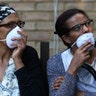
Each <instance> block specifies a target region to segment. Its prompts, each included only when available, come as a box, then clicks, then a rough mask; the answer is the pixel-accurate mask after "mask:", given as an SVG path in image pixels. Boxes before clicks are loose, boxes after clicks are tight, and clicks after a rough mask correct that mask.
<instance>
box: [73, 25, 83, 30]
mask: <svg viewBox="0 0 96 96" xmlns="http://www.w3.org/2000/svg"><path fill="white" fill-rule="evenodd" d="M81 27H82V26H81V25H77V26H75V27H74V28H73V30H75V31H80V29H81Z"/></svg>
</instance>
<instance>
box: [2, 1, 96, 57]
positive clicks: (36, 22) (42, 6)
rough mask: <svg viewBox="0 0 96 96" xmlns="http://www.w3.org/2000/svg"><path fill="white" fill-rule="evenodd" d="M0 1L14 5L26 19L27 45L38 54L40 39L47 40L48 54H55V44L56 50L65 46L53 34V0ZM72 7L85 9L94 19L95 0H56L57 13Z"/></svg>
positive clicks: (60, 49) (95, 18) (95, 15)
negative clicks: (48, 45)
mask: <svg viewBox="0 0 96 96" xmlns="http://www.w3.org/2000/svg"><path fill="white" fill-rule="evenodd" d="M2 1H3V2H7V3H9V5H11V6H12V7H14V8H15V9H16V10H17V11H18V13H19V14H20V16H21V18H22V19H23V20H24V21H26V24H25V30H26V33H27V34H28V45H31V46H33V47H34V48H35V49H36V50H37V52H38V54H40V41H48V42H49V44H50V56H51V55H53V54H55V51H54V46H55V45H58V47H57V49H58V50H57V49H56V50H57V52H60V51H62V50H64V49H65V48H66V47H65V46H64V45H63V43H62V42H61V40H60V38H58V37H57V36H54V34H53V32H54V0H0V2H2ZM74 7H76V8H80V9H83V10H85V11H86V12H87V13H88V14H89V16H90V17H91V18H92V19H94V20H96V0H58V11H57V14H58V15H59V14H60V13H61V12H63V11H64V10H66V9H69V8H74ZM95 26H96V24H95ZM94 29H96V28H95V27H94ZM95 34H96V33H95ZM54 38H57V39H56V40H58V42H54Z"/></svg>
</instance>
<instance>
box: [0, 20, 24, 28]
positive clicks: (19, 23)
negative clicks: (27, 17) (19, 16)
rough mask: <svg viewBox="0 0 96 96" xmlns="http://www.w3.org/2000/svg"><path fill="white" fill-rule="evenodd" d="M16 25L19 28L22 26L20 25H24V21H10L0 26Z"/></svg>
mask: <svg viewBox="0 0 96 96" xmlns="http://www.w3.org/2000/svg"><path fill="white" fill-rule="evenodd" d="M17 25H18V26H19V27H20V28H22V27H24V25H25V22H24V21H18V22H15V21H12V22H8V23H6V24H1V25H0V27H6V28H14V27H16V26H17Z"/></svg>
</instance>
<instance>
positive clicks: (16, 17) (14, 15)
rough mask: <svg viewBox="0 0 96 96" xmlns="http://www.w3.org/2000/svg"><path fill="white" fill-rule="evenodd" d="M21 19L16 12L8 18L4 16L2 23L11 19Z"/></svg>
mask: <svg viewBox="0 0 96 96" xmlns="http://www.w3.org/2000/svg"><path fill="white" fill-rule="evenodd" d="M19 20H20V18H19V16H18V15H17V14H16V13H14V14H10V15H8V16H7V17H6V18H4V19H3V20H2V22H1V23H7V22H10V21H19Z"/></svg>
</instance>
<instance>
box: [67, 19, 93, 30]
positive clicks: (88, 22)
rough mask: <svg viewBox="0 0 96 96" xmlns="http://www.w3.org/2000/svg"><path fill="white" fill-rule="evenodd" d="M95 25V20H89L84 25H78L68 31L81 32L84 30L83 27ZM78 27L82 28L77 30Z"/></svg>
mask: <svg viewBox="0 0 96 96" xmlns="http://www.w3.org/2000/svg"><path fill="white" fill-rule="evenodd" d="M93 24H94V21H93V19H88V20H87V21H86V22H84V23H82V24H77V25H75V26H73V27H72V28H70V29H68V31H71V30H72V31H81V30H82V29H83V26H84V25H85V26H89V25H90V26H92V25H93ZM76 27H77V28H78V27H80V28H79V29H77V30H76Z"/></svg>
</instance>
